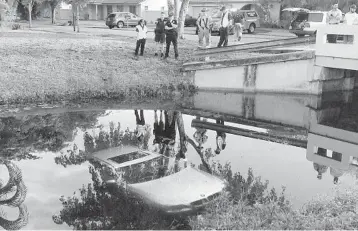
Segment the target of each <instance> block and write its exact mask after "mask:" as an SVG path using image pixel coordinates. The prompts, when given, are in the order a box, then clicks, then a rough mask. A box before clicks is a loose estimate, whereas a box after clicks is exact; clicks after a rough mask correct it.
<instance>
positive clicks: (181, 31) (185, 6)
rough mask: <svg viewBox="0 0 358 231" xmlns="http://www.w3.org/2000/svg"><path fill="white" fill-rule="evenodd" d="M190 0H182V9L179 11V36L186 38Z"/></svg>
mask: <svg viewBox="0 0 358 231" xmlns="http://www.w3.org/2000/svg"><path fill="white" fill-rule="evenodd" d="M189 2H190V0H182V3H181V6H180V11H179V19H178V33H179V38H181V39H184V23H185V15H186V11H187V9H188V7H189Z"/></svg>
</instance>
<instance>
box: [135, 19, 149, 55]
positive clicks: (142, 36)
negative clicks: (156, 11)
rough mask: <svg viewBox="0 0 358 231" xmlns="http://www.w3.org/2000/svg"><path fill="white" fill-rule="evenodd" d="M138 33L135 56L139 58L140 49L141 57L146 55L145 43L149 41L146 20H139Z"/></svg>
mask: <svg viewBox="0 0 358 231" xmlns="http://www.w3.org/2000/svg"><path fill="white" fill-rule="evenodd" d="M136 31H137V46H136V48H135V53H134V54H135V56H138V52H139V47H140V55H141V56H143V54H144V47H145V41H146V39H147V33H148V28H147V26H146V25H145V22H144V19H141V20H139V22H138V25H137V26H136Z"/></svg>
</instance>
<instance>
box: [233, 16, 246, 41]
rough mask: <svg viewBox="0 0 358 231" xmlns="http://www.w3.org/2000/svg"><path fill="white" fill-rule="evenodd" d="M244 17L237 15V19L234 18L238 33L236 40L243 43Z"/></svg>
mask: <svg viewBox="0 0 358 231" xmlns="http://www.w3.org/2000/svg"><path fill="white" fill-rule="evenodd" d="M243 20H244V17H243V15H242V14H239V13H238V14H237V15H236V17H234V23H235V32H236V38H237V41H238V42H239V41H241V38H242V29H243V25H244V21H243Z"/></svg>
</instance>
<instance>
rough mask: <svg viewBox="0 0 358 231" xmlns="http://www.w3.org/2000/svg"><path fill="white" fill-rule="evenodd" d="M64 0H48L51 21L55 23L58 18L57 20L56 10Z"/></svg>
mask: <svg viewBox="0 0 358 231" xmlns="http://www.w3.org/2000/svg"><path fill="white" fill-rule="evenodd" d="M61 2H62V0H46V3H47V4H48V5H49V6H50V8H51V23H52V24H55V23H56V20H55V15H56V14H55V12H56V8H57V7H58V6H59V5H60V4H61Z"/></svg>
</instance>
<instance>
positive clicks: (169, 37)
mask: <svg viewBox="0 0 358 231" xmlns="http://www.w3.org/2000/svg"><path fill="white" fill-rule="evenodd" d="M173 16H174V14H173V13H169V19H168V21H167V22H166V24H165V36H166V43H167V47H166V50H165V56H164V59H166V58H168V57H169V49H170V44H171V43H173V46H174V53H175V59H178V57H179V53H178V31H177V27H178V22H177V20H175V19H174V17H173Z"/></svg>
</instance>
